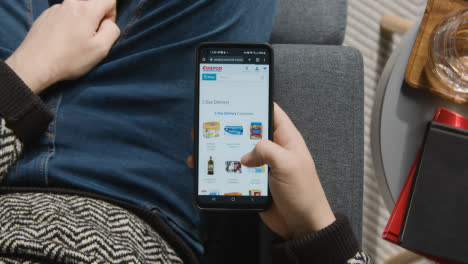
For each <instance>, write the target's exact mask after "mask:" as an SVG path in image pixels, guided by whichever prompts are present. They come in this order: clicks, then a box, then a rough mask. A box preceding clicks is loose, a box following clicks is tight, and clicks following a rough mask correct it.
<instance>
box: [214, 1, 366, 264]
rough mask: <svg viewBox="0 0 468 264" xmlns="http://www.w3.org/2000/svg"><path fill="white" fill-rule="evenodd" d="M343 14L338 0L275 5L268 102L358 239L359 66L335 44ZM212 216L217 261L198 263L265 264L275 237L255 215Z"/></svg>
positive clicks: (352, 52) (357, 57)
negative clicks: (295, 133) (288, 125)
mask: <svg viewBox="0 0 468 264" xmlns="http://www.w3.org/2000/svg"><path fill="white" fill-rule="evenodd" d="M346 9H347V1H346V0H279V3H278V9H277V15H276V20H275V25H274V29H273V33H272V35H271V40H270V42H271V43H272V44H273V48H274V51H275V83H274V100H275V101H276V102H277V103H278V104H279V105H280V106H281V107H282V108H283V109H284V110H285V111H286V112H287V113H288V114H289V116H290V117H291V119H292V120H293V121H294V123H295V124H296V126H297V127H298V129H299V130H300V131H301V132H302V134H303V136H304V138H305V140H306V142H307V145H308V147H309V149H310V151H311V153H312V155H313V157H314V160H315V164H316V167H317V171H318V175H319V177H320V180H321V183H322V186H323V187H324V189H325V192H326V194H327V197H328V200H329V202H330V204H331V207H332V209H333V210H334V211H335V212H341V213H344V214H346V215H347V216H348V217H349V219H350V221H351V223H352V226H353V231H354V232H355V235H356V237H357V238H358V241H361V232H362V190H363V159H364V153H363V152H364V143H363V138H364V135H363V133H364V131H363V99H364V96H363V64H362V57H361V54H360V53H359V51H357V50H356V49H354V48H351V47H344V46H341V44H342V42H343V38H344V33H345V27H346ZM218 219H219V220H218V221H217V222H218V223H219V228H218V229H216V230H218V231H217V233H216V234H217V235H218V240H217V241H214V243H213V244H214V245H212V246H213V247H211V248H209V249H208V251H209V252H210V251H211V252H213V251H215V252H216V254H214V255H216V256H217V257H215V258H214V259H213V258H211V259H209V260H207V261H206V262H210V263H211V262H212V263H215V262H217V263H259V262H260V263H271V259H270V250H271V249H270V248H269V246H270V245H271V241H272V240H276V239H278V238H277V237H276V236H275V235H274V234H273V233H272V232H271V231H270V230H268V228H267V227H265V226H264V225H263V224H262V223H261V221H260V220H259V219H258V217H256V216H252V215H236V214H229V213H228V214H224V215H222V216H219V215H218ZM219 230H223V231H222V232H219ZM254 234H258V236H257V237H258V239H255V238H252V237H255V236H254ZM239 245H242V246H243V249H239ZM231 249H232V250H231ZM216 258H217V259H216Z"/></svg>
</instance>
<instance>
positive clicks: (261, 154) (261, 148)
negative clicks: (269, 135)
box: [241, 139, 287, 169]
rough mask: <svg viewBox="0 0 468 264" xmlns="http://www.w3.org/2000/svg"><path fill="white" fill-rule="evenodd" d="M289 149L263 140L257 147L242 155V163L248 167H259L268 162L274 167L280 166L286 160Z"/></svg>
mask: <svg viewBox="0 0 468 264" xmlns="http://www.w3.org/2000/svg"><path fill="white" fill-rule="evenodd" d="M286 152H287V150H285V149H284V148H283V147H281V146H280V145H278V144H276V143H274V142H272V141H270V140H266V139H264V140H262V141H260V142H258V143H257V145H256V146H255V148H254V149H253V150H252V151H251V152H249V153H247V154H245V155H244V156H243V157H242V160H241V162H242V164H243V165H244V166H247V167H258V166H262V165H264V164H267V165H268V166H270V167H271V168H272V169H275V168H278V167H279V166H280V164H281V162H282V160H284V158H283V157H285V155H286Z"/></svg>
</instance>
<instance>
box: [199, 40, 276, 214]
mask: <svg viewBox="0 0 468 264" xmlns="http://www.w3.org/2000/svg"><path fill="white" fill-rule="evenodd" d="M204 48H245V49H248V48H263V49H268V50H269V55H270V63H269V68H270V71H269V100H268V108H269V109H268V118H269V120H268V131H269V133H268V135H269V137H268V139H270V140H273V80H274V53H273V48H272V46H271V45H270V44H268V43H234V42H229V43H224V42H205V43H201V44H200V45H198V46H197V47H196V49H195V101H194V115H195V118H194V152H193V154H194V168H193V172H194V202H195V206H196V207H197V208H199V209H201V210H210V211H233V210H234V211H265V210H267V209H268V208H270V207H271V203H272V198H271V193H270V187H269V186H268V196H267V200H266V202H265V203H260V204H257V203H255V204H238V203H223V204H207V203H201V202H200V200H199V199H198V197H199V195H198V183H199V182H198V158H199V155H198V139H199V132H200V131H199V127H200V126H199V115H200V112H199V103H200V58H199V54H200V50H201V49H204ZM269 174H270V168H269V167H268V177H270V176H269Z"/></svg>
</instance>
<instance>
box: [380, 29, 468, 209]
mask: <svg viewBox="0 0 468 264" xmlns="http://www.w3.org/2000/svg"><path fill="white" fill-rule="evenodd" d="M419 24H420V22H419V21H418V22H417V23H416V24H415V26H413V27H412V28H411V29H410V30H409V31H408V32H407V33H406V34H405V36H403V38H402V40H401V42H400V44H399V46H398V48H397V49H396V50H395V51H394V52H393V53H392V55H391V56H390V58H389V59H388V61H387V63H386V65H385V68H384V70H383V72H382V75H381V77H380V80H379V83H378V85H377V88H376V97H375V103H374V109H373V112H372V124H371V148H372V156H373V161H374V168H375V174H376V178H377V182H378V184H379V189H380V191H381V194H382V196H383V198H384V202H385V204H386V206H387V207H388V208H389V210H392V209H393V206H394V205H395V201H396V199H397V198H398V195H399V194H400V191H401V188H402V187H403V184H404V182H405V180H406V178H407V176H408V173H409V171H410V169H411V166H412V164H413V162H414V160H415V158H416V154H417V152H418V150H419V148H420V146H421V144H422V141H423V137H424V133H425V131H426V127H427V123H428V122H429V121H431V120H432V118H433V116H434V114H435V111H436V109H437V108H439V107H445V108H447V109H449V110H451V111H454V112H457V113H459V114H461V115H464V116H468V106H466V105H460V104H456V103H453V102H451V101H448V100H445V99H442V98H440V97H438V96H435V95H433V94H431V93H429V92H427V91H422V90H418V89H415V88H412V87H409V86H408V85H407V84H406V83H405V82H404V75H405V71H406V66H407V64H408V59H409V57H410V55H411V50H412V48H413V44H414V42H415V39H416V35H417V33H418V29H419Z"/></svg>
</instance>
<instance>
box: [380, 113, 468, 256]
mask: <svg viewBox="0 0 468 264" xmlns="http://www.w3.org/2000/svg"><path fill="white" fill-rule="evenodd" d="M433 121H437V122H439V123H443V124H447V125H451V126H453V127H458V128H464V129H468V118H465V117H464V116H462V115H459V114H457V113H454V112H452V111H449V110H447V109H445V108H439V109H437V111H436V113H435V115H434V118H433ZM418 160H419V153H418V155H417V156H416V159H415V161H414V162H413V166H412V167H411V170H410V171H409V174H408V177H407V178H406V181H405V184H404V185H403V188H402V190H401V192H400V195H399V196H398V200H397V201H396V203H395V207H393V211H392V214H391V215H390V219H389V220H388V223H387V226H386V227H385V230H384V232H383V234H382V237H383V238H384V239H385V240H388V241H390V242H392V243H394V244H398V236H399V235H400V231H401V225H402V223H403V218H404V217H405V212H406V206H407V204H408V198H409V195H410V192H411V185H412V184H413V177H414V173H415V170H416V166H417V164H418ZM415 253H418V252H415ZM418 254H420V255H422V256H424V257H426V258H428V259H431V260H434V261H437V262H439V263H443V264H458V263H459V262H456V261H453V260H448V259H443V258H439V257H434V256H430V255H427V254H422V253H418Z"/></svg>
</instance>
